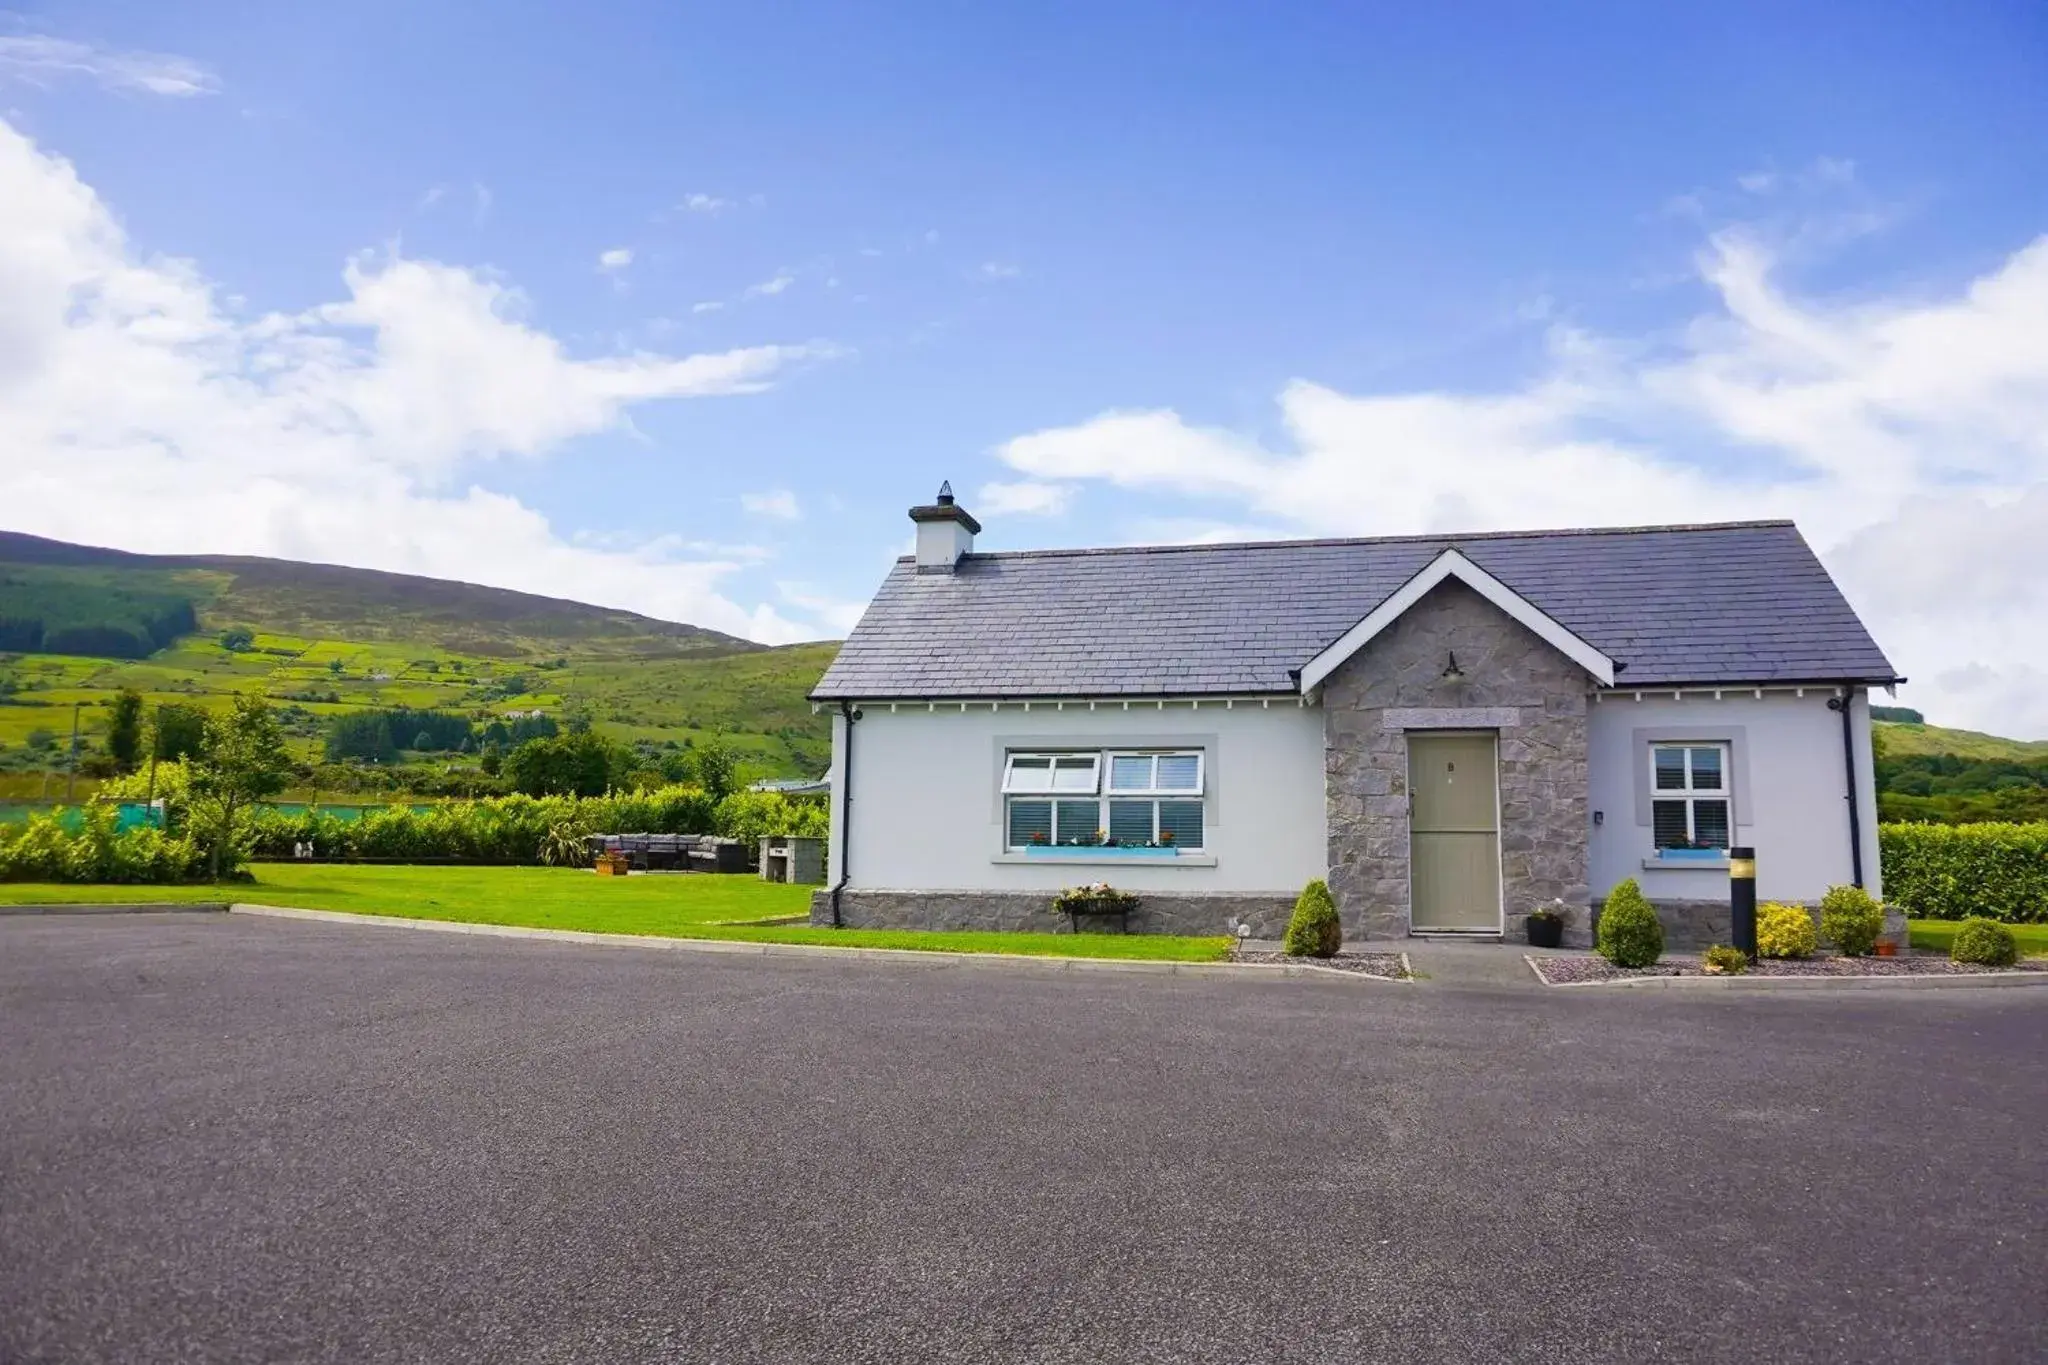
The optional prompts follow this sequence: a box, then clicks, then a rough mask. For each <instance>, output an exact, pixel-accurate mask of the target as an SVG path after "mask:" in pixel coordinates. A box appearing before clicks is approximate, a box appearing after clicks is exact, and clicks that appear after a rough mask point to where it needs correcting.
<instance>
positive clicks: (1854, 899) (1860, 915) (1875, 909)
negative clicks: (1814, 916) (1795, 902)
mask: <svg viewBox="0 0 2048 1365" xmlns="http://www.w3.org/2000/svg"><path fill="white" fill-rule="evenodd" d="M1820 932H1821V935H1822V936H1823V937H1824V938H1826V939H1827V940H1828V942H1830V943H1832V944H1834V945H1835V947H1836V948H1837V949H1839V950H1840V951H1841V953H1842V956H1844V957H1864V956H1867V955H1868V954H1869V952H1870V950H1871V949H1873V948H1875V947H1876V946H1877V937H1878V935H1879V934H1882V933H1883V932H1884V907H1883V906H1882V905H1879V904H1878V903H1877V898H1876V897H1874V896H1872V895H1871V894H1870V893H1869V892H1868V891H1865V890H1864V889H1863V888H1862V887H1860V886H1831V887H1829V888H1828V891H1827V894H1826V895H1825V896H1822V897H1821V898H1820Z"/></svg>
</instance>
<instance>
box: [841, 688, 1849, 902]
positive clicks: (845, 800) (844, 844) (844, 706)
mask: <svg viewBox="0 0 2048 1365" xmlns="http://www.w3.org/2000/svg"><path fill="white" fill-rule="evenodd" d="M839 714H840V715H842V716H844V717H846V754H845V757H844V759H843V760H842V761H841V763H840V765H839V786H840V792H839V880H838V881H837V882H835V883H833V886H832V927H833V928H834V929H842V928H844V927H845V921H844V920H843V919H841V918H840V914H839V895H840V893H841V892H842V891H844V890H846V884H847V883H848V882H850V881H852V880H853V727H854V723H855V722H857V721H858V720H859V719H860V712H858V711H856V710H854V709H853V703H852V702H850V701H842V702H840V703H839ZM1858 885H1861V882H1860V881H1859V882H1858Z"/></svg>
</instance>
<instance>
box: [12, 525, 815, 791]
mask: <svg viewBox="0 0 2048 1365" xmlns="http://www.w3.org/2000/svg"><path fill="white" fill-rule="evenodd" d="M175 601H183V602H189V603H190V605H191V607H192V609H193V611H194V612H195V614H196V617H197V620H198V625H199V629H198V630H197V631H195V632H192V633H188V634H185V635H182V636H179V637H177V638H176V639H175V640H174V641H173V642H172V643H171V644H170V645H169V646H168V647H166V648H161V649H157V650H155V651H154V652H152V653H149V654H148V656H147V657H146V658H133V659H125V658H111V657H100V656H97V655H94V656H86V655H78V654H64V653H49V652H40V651H36V652H30V651H29V650H27V649H24V648H15V649H13V650H11V651H10V650H8V649H6V648H5V647H4V646H0V770H6V771H0V779H6V778H12V779H14V780H12V781H10V782H7V783H6V786H5V789H4V790H0V797H4V798H7V799H15V800H21V799H29V800H33V799H35V798H36V797H37V796H39V795H45V794H46V793H44V791H43V788H42V785H41V784H40V782H37V781H33V780H31V781H29V782H23V781H21V778H22V777H23V776H24V775H26V774H27V773H30V772H33V771H40V770H44V769H51V768H58V769H61V768H62V767H63V765H64V762H65V757H64V755H65V752H66V749H67V747H68V743H69V738H70V734H71V725H72V718H73V712H74V707H75V708H76V711H77V717H78V722H79V729H80V733H81V734H82V735H83V737H84V740H85V746H84V747H85V752H86V753H87V754H88V755H90V754H91V753H93V752H95V751H96V749H97V747H98V744H99V740H100V737H101V736H102V735H103V734H104V732H105V730H106V724H107V714H108V705H109V703H110V702H111V701H112V699H113V696H114V694H115V692H116V691H117V690H119V689H120V688H123V687H134V688H136V689H138V690H139V691H141V692H142V693H143V694H144V695H145V697H146V698H147V699H148V700H149V701H150V702H151V703H153V704H156V703H165V702H173V703H186V704H192V705H197V706H200V707H202V708H204V709H206V710H209V711H219V710H224V709H226V707H227V706H228V704H229V702H230V701H231V700H232V699H233V698H234V696H235V695H236V694H237V693H242V692H256V693H260V694H262V695H263V696H265V697H268V698H269V699H270V700H271V701H272V702H273V703H275V704H276V705H278V706H279V707H282V708H289V709H288V710H287V711H286V712H285V722H286V729H287V733H288V735H289V737H290V742H291V745H292V748H293V751H294V756H295V757H297V758H299V759H301V760H303V761H308V762H311V761H315V760H317V759H318V758H319V756H320V751H321V737H322V733H323V726H324V725H325V724H326V722H327V720H328V718H330V717H332V716H334V715H336V714H340V713H345V712H351V711H360V710H364V709H369V708H384V707H398V706H405V707H412V708H416V709H421V710H444V711H451V712H458V713H461V714H464V715H468V716H471V717H473V718H476V719H478V720H487V719H489V718H491V717H494V716H495V717H504V716H507V715H509V714H511V713H514V712H529V711H534V710H540V711H544V712H546V713H547V714H548V715H550V716H553V717H555V718H556V719H557V720H562V719H566V718H567V717H569V716H571V715H583V716H587V717H588V718H589V719H590V720H591V722H592V725H593V727H594V728H595V729H597V730H598V731H599V732H600V733H603V734H605V735H607V736H609V737H611V738H614V739H618V740H622V741H629V742H630V741H646V742H650V743H653V744H655V745H657V746H666V745H669V744H674V745H678V746H683V745H688V744H694V743H697V742H700V741H702V740H703V739H705V738H708V737H710V736H713V735H719V736H722V737H724V738H725V739H726V740H727V741H728V742H729V743H730V744H731V745H732V746H733V747H734V748H735V749H736V750H738V751H739V753H740V755H741V757H742V759H743V760H744V761H745V762H746V763H747V764H748V766H749V769H750V770H751V772H752V773H753V774H754V775H760V776H804V777H814V776H816V775H817V774H818V773H820V772H822V771H823V770H824V768H825V766H826V764H827V763H828V762H829V759H830V723H829V721H827V720H826V719H825V718H823V717H820V716H816V715H813V714H812V711H811V707H810V704H809V703H808V702H807V701H806V700H805V699H804V697H805V694H806V693H807V692H808V691H809V690H810V688H811V687H812V686H813V685H814V684H815V683H816V682H817V680H818V677H819V675H821V674H822V673H823V672H824V671H825V667H826V665H827V664H829V663H830V662H831V660H832V657H833V655H834V654H835V653H836V652H837V648H838V646H837V645H836V643H833V642H829V641H828V642H823V643H818V644H806V645H793V646H787V647H782V648H772V649H771V648H766V647H763V646H760V645H756V644H753V643H751V642H749V641H745V640H740V639H737V638H735V637H732V636H728V635H721V634H719V633H717V632H715V631H708V630H703V629H700V628H698V627H695V626H686V625H677V624H675V623H672V622H666V621H657V620H654V619H652V618H649V617H644V616H638V615H635V614H634V613H631V612H625V611H617V610H613V609H610V608H603V607H593V606H586V605H583V604H580V603H575V602H563V601H557V600H554V599H550V598H542V597H534V596H531V595H528V594H524V593H514V592H506V591H503V590H501V589H495V588H481V587H476V586H473V585H470V584H464V583H451V582H446V581H442V580H438V579H425V578H414V577H409V576H406V575H401V574H387V573H376V572H372V571H368V570H360V569H346V568H336V567H333V566H328V565H314V564H294V563H290V562H287V561H280V560H260V559H235V558H229V557H224V556H215V557H152V556H139V555H123V554H118V553H116V552H112V551H104V550H94V549H90V548H87V547H82V546H67V545H62V544H59V543H57V542H50V541H40V540H36V539H35V538H33V537H26V536H19V535H11V534H8V533H5V532H0V640H7V639H15V638H16V637H21V638H26V637H25V636H24V635H23V632H24V631H25V630H28V629H29V628H30V627H31V626H34V627H36V628H41V627H43V626H48V627H49V628H51V629H59V628H62V629H66V630H71V631H74V632H75V631H76V630H77V629H79V628H80V626H81V625H84V626H86V627H88V628H89V627H90V626H91V625H92V618H93V613H94V612H95V611H99V612H101V613H102V615H103V626H104V629H106V630H107V631H117V630H120V629H127V630H129V631H130V632H131V633H132V632H133V631H135V630H140V629H142V628H143V627H142V626H138V625H136V624H135V623H136V622H137V621H138V620H141V619H142V617H143V615H144V614H145V613H146V612H147V611H159V610H161V608H162V605H163V604H164V603H166V602H175ZM10 622H11V623H12V625H11V626H10V624H9V623H10ZM232 627H246V628H248V629H249V630H250V631H251V632H252V633H253V639H252V641H251V642H250V645H249V647H248V648H246V649H229V648H227V647H225V646H224V645H223V644H222V642H221V636H222V633H223V632H224V631H226V630H228V629H230V628H232ZM9 629H12V630H13V632H14V634H13V635H12V636H10V635H7V634H6V633H5V632H6V631H7V630H9ZM17 643H18V641H17ZM32 739H33V740H35V741H36V743H34V744H32V743H31V740H32ZM401 742H403V741H401ZM405 758H406V761H407V764H408V766H409V767H413V768H421V767H424V768H426V769H429V770H431V771H433V772H436V773H441V774H445V773H447V772H449V771H454V770H460V769H462V768H463V767H464V766H465V765H471V764H473V763H474V760H473V759H469V758H466V757H461V758H459V757H457V756H455V755H445V754H435V755H419V754H411V753H408V754H406V755H405Z"/></svg>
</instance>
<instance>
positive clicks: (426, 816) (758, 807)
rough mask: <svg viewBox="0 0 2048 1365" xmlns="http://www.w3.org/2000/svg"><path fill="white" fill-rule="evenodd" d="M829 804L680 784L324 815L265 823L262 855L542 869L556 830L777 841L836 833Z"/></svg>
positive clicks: (260, 833)
mask: <svg viewBox="0 0 2048 1365" xmlns="http://www.w3.org/2000/svg"><path fill="white" fill-rule="evenodd" d="M826 820H827V817H826V813H825V805H824V803H823V802H822V801H814V800H805V799H803V798H795V799H792V798H790V797H786V796H783V795H781V794H780V793H779V792H734V793H733V794H732V795H731V796H728V797H726V798H725V800H723V801H721V802H718V803H716V804H714V803H713V802H712V800H711V797H710V796H709V794H707V793H706V792H705V791H704V789H703V788H702V787H696V786H689V785H679V786H670V787H660V788H657V789H655V790H653V791H641V792H615V793H613V794H611V795H609V796H585V797H575V796H537V797H536V796H500V797H493V798H490V799H488V800H483V801H458V802H452V803H450V804H448V805H444V806H435V807H432V808H430V809H427V810H413V809H411V808H410V807H407V806H391V807H387V808H386V809H384V810H379V811H369V812H366V813H365V814H364V815H363V817H362V818H361V819H360V820H342V819H338V818H336V817H334V816H331V815H321V814H318V813H316V812H311V811H308V812H303V813H294V814H283V813H280V812H275V811H265V812H263V813H261V814H259V815H258V816H257V817H256V824H255V851H256V854H257V856H258V857H265V858H289V857H290V856H292V846H293V845H294V844H298V843H302V842H308V843H311V844H312V845H313V848H314V851H315V852H316V853H317V854H318V856H320V857H322V858H380V859H400V860H403V859H412V858H453V859H459V860H462V861H465V862H485V863H534V862H539V861H541V860H542V852H543V848H544V843H545V841H546V839H547V837H548V835H549V833H550V831H563V832H565V833H568V834H572V835H583V834H722V835H726V836H727V837H729V838H736V839H744V840H747V841H749V842H751V841H753V840H755V839H758V838H760V837H762V836H763V835H769V834H795V835H815V836H817V837H820V838H822V837H824V835H825V832H826Z"/></svg>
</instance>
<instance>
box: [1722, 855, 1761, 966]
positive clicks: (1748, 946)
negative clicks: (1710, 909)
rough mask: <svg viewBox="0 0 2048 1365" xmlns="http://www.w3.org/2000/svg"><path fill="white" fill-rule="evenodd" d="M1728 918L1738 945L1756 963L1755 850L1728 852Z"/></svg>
mask: <svg viewBox="0 0 2048 1365" xmlns="http://www.w3.org/2000/svg"><path fill="white" fill-rule="evenodd" d="M1728 918H1729V920H1730V922H1731V925H1732V928H1733V933H1734V937H1735V946H1736V947H1737V948H1740V949H1741V950H1742V951H1743V952H1744V953H1745V954H1747V955H1748V957H1749V960H1750V961H1751V962H1754V961H1756V850H1755V849H1753V848H1731V849H1729V850H1728Z"/></svg>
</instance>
